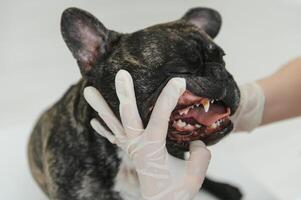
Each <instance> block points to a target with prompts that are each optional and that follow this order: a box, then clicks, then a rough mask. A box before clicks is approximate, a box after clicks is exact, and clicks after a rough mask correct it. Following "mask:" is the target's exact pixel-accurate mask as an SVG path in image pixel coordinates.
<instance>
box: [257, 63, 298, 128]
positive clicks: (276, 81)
mask: <svg viewBox="0 0 301 200" xmlns="http://www.w3.org/2000/svg"><path fill="white" fill-rule="evenodd" d="M257 83H258V84H259V85H260V86H261V87H262V89H263V92H264V94H265V106H264V112H263V119H262V124H261V125H265V124H269V123H272V122H277V121H281V120H284V119H289V118H293V117H296V116H301V57H300V58H297V59H295V60H292V61H290V62H289V63H287V64H286V65H284V66H283V67H282V68H281V69H280V70H279V71H277V72H276V73H274V74H272V75H271V76H269V77H266V78H264V79H262V80H259V81H257Z"/></svg>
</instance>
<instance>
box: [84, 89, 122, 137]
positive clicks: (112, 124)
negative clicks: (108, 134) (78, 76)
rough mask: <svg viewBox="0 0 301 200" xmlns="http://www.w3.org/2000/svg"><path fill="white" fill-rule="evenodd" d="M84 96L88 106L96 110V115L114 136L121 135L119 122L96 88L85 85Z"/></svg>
mask: <svg viewBox="0 0 301 200" xmlns="http://www.w3.org/2000/svg"><path fill="white" fill-rule="evenodd" d="M84 97H85V99H86V101H87V102H88V103H89V104H90V106H91V107H92V108H93V109H94V110H95V111H96V112H98V115H99V116H100V117H101V118H102V119H103V121H104V122H105V123H106V124H107V126H108V127H109V128H110V130H111V131H112V132H113V133H114V134H115V136H116V137H123V136H124V133H123V127H122V125H121V123H120V122H119V120H118V119H117V118H116V116H115V115H114V113H113V111H112V110H111V108H110V107H109V105H108V104H107V102H106V101H105V100H104V98H103V96H102V95H101V94H100V93H99V92H98V90H97V89H96V88H94V87H92V86H89V87H86V88H85V89H84Z"/></svg>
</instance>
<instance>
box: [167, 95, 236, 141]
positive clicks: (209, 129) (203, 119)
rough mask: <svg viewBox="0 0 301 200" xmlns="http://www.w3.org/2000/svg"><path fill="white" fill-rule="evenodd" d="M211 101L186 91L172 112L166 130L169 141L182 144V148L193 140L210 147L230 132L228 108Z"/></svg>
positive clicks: (230, 123) (220, 103) (230, 124)
mask: <svg viewBox="0 0 301 200" xmlns="http://www.w3.org/2000/svg"><path fill="white" fill-rule="evenodd" d="M210 101H211V105H210ZM213 101H214V100H211V99H208V98H206V97H201V96H196V95H194V94H193V93H192V92H190V91H188V90H186V91H185V92H184V93H183V94H182V96H181V97H180V98H179V100H178V105H177V106H176V108H175V109H174V111H173V112H172V115H171V118H170V128H169V130H168V137H169V139H170V140H173V141H174V142H175V143H179V144H181V143H183V144H184V146H187V144H189V142H191V141H194V140H202V141H203V142H204V143H206V144H208V145H212V144H215V143H217V142H218V141H219V140H220V139H221V138H222V137H224V136H225V135H226V134H227V133H228V132H230V131H231V130H232V129H231V128H229V127H231V126H232V122H231V120H230V119H229V116H230V108H229V107H226V106H225V105H224V104H223V103H222V102H217V103H216V102H213ZM204 102H205V103H204ZM201 104H203V106H202V105H201ZM206 107H207V111H206ZM209 107H210V108H209ZM230 129H231V130H230ZM227 130H230V131H227Z"/></svg>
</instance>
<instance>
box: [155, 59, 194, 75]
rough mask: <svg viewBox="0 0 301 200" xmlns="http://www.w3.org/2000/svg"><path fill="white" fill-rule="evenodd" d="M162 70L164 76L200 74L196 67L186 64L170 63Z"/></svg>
mask: <svg viewBox="0 0 301 200" xmlns="http://www.w3.org/2000/svg"><path fill="white" fill-rule="evenodd" d="M161 70H162V72H163V73H164V74H166V75H168V76H170V75H179V74H195V73H198V71H199V68H197V67H195V66H194V65H193V66H191V65H187V64H186V63H184V62H170V63H166V64H165V65H164V66H162V68H161Z"/></svg>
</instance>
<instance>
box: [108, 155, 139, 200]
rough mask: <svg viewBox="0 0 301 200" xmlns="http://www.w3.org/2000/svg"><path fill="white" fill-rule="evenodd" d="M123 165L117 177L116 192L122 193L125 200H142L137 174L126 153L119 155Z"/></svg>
mask: <svg viewBox="0 0 301 200" xmlns="http://www.w3.org/2000/svg"><path fill="white" fill-rule="evenodd" d="M118 155H119V157H120V159H121V163H120V167H119V171H118V173H117V176H116V177H115V185H114V190H115V191H117V192H119V193H120V196H121V197H122V198H123V199H124V200H136V199H137V200H138V199H142V198H141V194H140V186H139V181H138V176H137V172H136V170H135V168H134V166H133V164H132V162H131V161H130V160H129V158H128V156H127V155H126V153H125V152H123V151H119V153H118Z"/></svg>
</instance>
